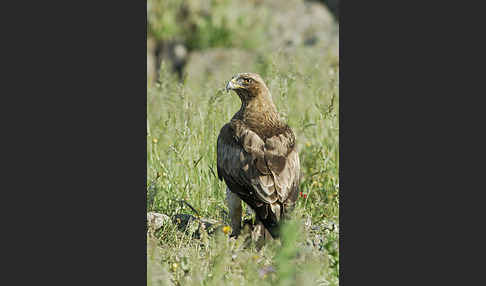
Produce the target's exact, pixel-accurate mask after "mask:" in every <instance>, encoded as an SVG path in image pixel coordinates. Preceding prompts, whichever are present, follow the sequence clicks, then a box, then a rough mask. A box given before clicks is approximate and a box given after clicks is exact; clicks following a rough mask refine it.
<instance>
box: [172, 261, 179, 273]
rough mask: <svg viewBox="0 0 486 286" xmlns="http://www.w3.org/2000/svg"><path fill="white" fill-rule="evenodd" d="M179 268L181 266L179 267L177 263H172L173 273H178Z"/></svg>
mask: <svg viewBox="0 0 486 286" xmlns="http://www.w3.org/2000/svg"><path fill="white" fill-rule="evenodd" d="M178 266H179V265H177V263H172V265H171V269H172V271H176V270H177V267H178Z"/></svg>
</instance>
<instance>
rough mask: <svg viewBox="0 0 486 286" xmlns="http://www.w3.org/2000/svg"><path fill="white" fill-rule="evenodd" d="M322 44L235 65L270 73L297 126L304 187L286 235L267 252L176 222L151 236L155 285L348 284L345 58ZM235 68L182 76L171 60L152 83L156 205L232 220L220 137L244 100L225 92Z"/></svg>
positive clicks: (152, 200) (152, 201)
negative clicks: (342, 270) (342, 278)
mask: <svg viewBox="0 0 486 286" xmlns="http://www.w3.org/2000/svg"><path fill="white" fill-rule="evenodd" d="M316 49H317V48H313V49H310V48H302V49H301V50H298V51H296V52H295V53H293V54H292V55H290V56H289V55H286V54H283V53H272V54H270V55H269V56H262V58H261V60H260V61H259V62H258V64H257V65H255V66H252V67H237V66H235V67H234V73H237V72H244V71H253V72H258V73H260V74H261V75H262V76H263V78H264V80H265V82H266V83H267V85H268V87H269V89H270V91H271V93H272V96H273V99H274V102H275V104H276V106H277V108H278V110H279V112H280V113H281V115H282V117H283V118H285V120H286V121H287V122H288V123H289V125H290V126H291V127H292V128H293V130H294V132H295V133H296V137H297V147H298V150H299V153H300V160H301V173H302V179H301V184H300V191H301V192H302V195H301V196H300V198H299V201H298V203H297V207H296V209H295V212H294V217H295V219H294V220H293V221H291V222H290V223H289V224H287V225H286V226H285V229H284V231H283V238H282V240H281V241H270V242H269V243H267V244H265V246H264V247H263V248H262V249H260V250H257V249H256V248H255V246H254V245H253V244H251V243H250V244H248V243H247V242H245V235H242V236H240V237H239V238H238V239H237V240H234V239H228V237H227V235H225V234H224V233H223V231H221V230H217V231H216V232H215V234H214V235H208V234H207V233H205V232H204V231H203V232H201V236H200V237H199V238H194V237H193V236H192V235H191V233H190V232H189V233H186V232H181V231H179V230H178V229H177V227H176V226H174V225H172V224H167V225H165V226H164V227H163V228H162V229H160V230H158V231H156V232H155V233H154V234H150V235H149V234H148V236H147V237H148V239H147V241H148V243H147V270H148V274H147V275H148V277H147V278H148V285H338V284H339V277H338V274H339V234H338V231H339V226H338V222H339V207H338V206H339V173H338V169H339V146H338V142H339V137H338V134H339V122H338V110H339V87H338V82H339V78H338V74H339V70H338V68H337V64H336V63H337V62H338V60H337V59H336V58H333V57H332V56H331V55H327V54H326V53H323V52H322V50H316ZM242 68H244V70H242ZM231 76H232V74H228V75H227V77H226V78H212V77H211V76H210V75H209V76H208V77H207V78H205V79H204V80H203V81H201V82H194V81H192V79H191V78H190V77H187V78H186V79H185V81H184V82H183V83H179V82H178V80H177V79H176V78H175V76H173V75H172V74H170V73H168V72H167V71H166V68H165V66H164V65H163V67H162V72H161V78H160V84H157V85H156V86H153V87H149V88H148V93H147V102H148V110H147V126H148V129H147V150H148V153H147V177H148V178H147V198H148V200H147V210H148V211H155V212H160V213H164V214H166V215H168V216H173V215H175V214H178V213H188V214H193V215H194V214H195V213H194V211H192V210H191V209H190V208H188V207H187V206H185V205H183V204H181V203H180V202H179V201H180V200H185V201H187V202H188V203H189V204H190V205H192V206H193V207H194V208H195V209H196V210H197V212H198V214H199V215H200V216H201V217H207V218H212V219H216V220H218V221H221V224H222V225H225V224H228V221H227V220H226V217H225V212H227V208H226V206H225V203H224V198H225V188H226V186H225V184H224V182H221V181H219V180H218V179H217V174H216V139H217V136H218V133H219V131H220V128H221V127H222V126H223V125H224V124H225V123H226V122H228V121H229V119H230V118H231V117H232V115H233V114H234V113H235V112H236V111H237V110H238V108H239V105H240V101H239V99H238V97H237V96H236V95H235V94H233V93H231V94H228V93H226V92H225V91H224V90H223V88H224V85H225V81H227V80H228V79H230V78H231ZM245 208H246V206H244V211H243V213H244V214H246V215H245V218H250V217H251V214H248V213H247V212H246V211H245ZM194 227H196V226H194Z"/></svg>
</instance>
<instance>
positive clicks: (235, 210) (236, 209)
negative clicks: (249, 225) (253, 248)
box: [226, 188, 242, 237]
mask: <svg viewBox="0 0 486 286" xmlns="http://www.w3.org/2000/svg"><path fill="white" fill-rule="evenodd" d="M226 202H227V204H228V209H229V215H230V218H231V229H232V232H231V235H230V236H231V237H233V236H238V235H239V234H240V230H241V210H242V209H241V199H240V198H239V197H238V195H237V194H235V193H233V192H232V191H230V189H229V188H226Z"/></svg>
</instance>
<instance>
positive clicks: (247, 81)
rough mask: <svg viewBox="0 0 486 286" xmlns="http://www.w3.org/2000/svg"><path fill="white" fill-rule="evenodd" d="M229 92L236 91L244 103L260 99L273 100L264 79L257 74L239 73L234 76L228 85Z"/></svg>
mask: <svg viewBox="0 0 486 286" xmlns="http://www.w3.org/2000/svg"><path fill="white" fill-rule="evenodd" d="M229 90H234V91H235V92H236V94H238V96H239V97H240V98H241V100H242V101H243V102H248V101H250V100H252V99H255V98H259V97H268V98H271V96H270V92H269V90H268V88H267V86H266V85H265V83H264V82H263V79H262V78H261V77H260V76H259V75H258V74H255V73H239V74H237V75H235V76H233V77H232V78H231V80H230V81H229V82H228V84H227V85H226V91H229ZM270 100H271V99H270Z"/></svg>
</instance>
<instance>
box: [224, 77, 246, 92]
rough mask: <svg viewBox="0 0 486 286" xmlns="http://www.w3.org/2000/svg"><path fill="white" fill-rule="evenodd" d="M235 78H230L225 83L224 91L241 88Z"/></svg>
mask: <svg viewBox="0 0 486 286" xmlns="http://www.w3.org/2000/svg"><path fill="white" fill-rule="evenodd" d="M236 79H237V78H232V79H231V80H230V81H229V82H228V84H226V91H227V92H228V91H230V90H235V89H238V88H243V87H242V86H241V85H239V84H238V83H237V82H236Z"/></svg>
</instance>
